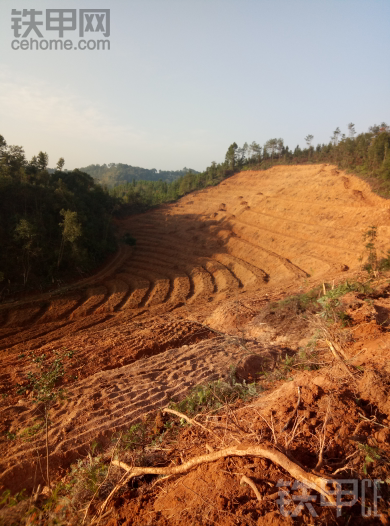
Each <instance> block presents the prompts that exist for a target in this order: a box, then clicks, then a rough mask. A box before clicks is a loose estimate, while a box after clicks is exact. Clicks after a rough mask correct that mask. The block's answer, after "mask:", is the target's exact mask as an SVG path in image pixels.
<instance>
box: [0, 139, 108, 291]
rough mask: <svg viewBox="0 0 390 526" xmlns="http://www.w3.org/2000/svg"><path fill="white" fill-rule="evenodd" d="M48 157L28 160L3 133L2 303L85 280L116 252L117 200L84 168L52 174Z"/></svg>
mask: <svg viewBox="0 0 390 526" xmlns="http://www.w3.org/2000/svg"><path fill="white" fill-rule="evenodd" d="M47 165H48V155H47V154H46V153H43V152H40V153H39V154H38V155H37V156H34V157H33V158H32V159H31V161H27V159H26V157H25V154H24V151H23V148H21V147H20V146H8V145H7V143H6V141H5V140H4V138H3V137H2V136H1V135H0V246H1V250H0V282H1V283H0V299H4V298H5V297H6V296H7V294H9V293H10V292H11V291H15V290H18V289H22V288H26V287H27V289H28V288H36V287H37V286H38V285H39V286H40V287H42V286H45V285H49V284H51V283H53V282H55V281H56V280H58V279H59V278H64V277H67V278H69V277H71V276H81V275H83V273H84V272H86V271H88V270H91V269H93V268H94V267H96V265H97V264H98V263H99V262H101V261H102V260H103V259H104V257H105V256H106V255H107V254H108V253H109V252H110V251H114V250H115V248H116V242H115V237H114V235H113V232H112V229H111V214H112V212H113V209H114V206H115V200H114V198H113V197H111V196H109V195H108V194H107V193H106V192H105V191H104V190H103V189H102V187H101V186H100V185H97V184H95V182H94V180H93V179H92V177H91V176H90V175H88V174H86V173H83V172H82V171H80V170H73V171H69V172H63V171H62V170H63V166H64V160H63V159H60V160H59V162H58V164H57V169H56V171H55V172H54V173H51V174H49V172H48V170H47Z"/></svg>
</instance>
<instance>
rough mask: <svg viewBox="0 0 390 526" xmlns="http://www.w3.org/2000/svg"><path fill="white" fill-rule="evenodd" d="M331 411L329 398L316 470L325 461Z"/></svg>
mask: <svg viewBox="0 0 390 526" xmlns="http://www.w3.org/2000/svg"><path fill="white" fill-rule="evenodd" d="M329 413H330V400H328V407H327V409H326V415H325V420H324V424H323V426H322V434H321V437H320V452H319V455H318V462H317V464H316V467H315V468H314V471H318V470H319V469H320V467H321V466H322V463H323V454H324V448H325V441H326V424H327V423H328V418H329Z"/></svg>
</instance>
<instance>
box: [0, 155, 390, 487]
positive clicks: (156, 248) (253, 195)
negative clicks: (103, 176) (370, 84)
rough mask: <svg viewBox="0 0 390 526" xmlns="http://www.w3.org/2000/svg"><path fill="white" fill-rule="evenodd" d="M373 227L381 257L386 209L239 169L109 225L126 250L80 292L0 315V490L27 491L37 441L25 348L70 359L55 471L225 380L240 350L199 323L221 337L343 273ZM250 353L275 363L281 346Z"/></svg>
mask: <svg viewBox="0 0 390 526" xmlns="http://www.w3.org/2000/svg"><path fill="white" fill-rule="evenodd" d="M373 224H374V225H377V226H378V248H383V249H384V248H387V247H386V241H387V240H388V238H389V233H390V205H389V203H388V202H387V201H386V200H384V199H382V198H380V197H378V196H376V195H375V194H373V193H372V192H371V191H370V189H369V187H368V185H367V184H365V183H364V182H363V181H361V180H359V179H358V178H356V177H353V176H351V175H346V174H345V173H343V172H339V171H338V170H336V169H335V168H334V167H333V166H327V165H323V166H319V165H314V166H299V167H275V168H272V169H270V170H268V171H266V172H250V171H248V172H243V173H240V174H237V175H235V176H233V177H231V178H230V179H228V180H226V181H224V182H223V183H221V184H220V185H219V186H218V187H213V188H209V189H206V190H202V191H199V192H196V193H193V194H191V195H188V196H186V197H184V198H183V199H181V200H180V201H179V202H178V203H176V204H172V205H167V206H163V207H160V208H158V209H156V210H154V211H151V212H148V213H145V214H141V215H138V216H132V217H129V218H127V219H124V220H121V221H119V222H118V227H119V231H120V234H124V233H126V232H129V233H130V234H131V235H132V236H134V237H135V238H136V239H137V245H136V247H133V248H130V247H127V246H122V247H121V249H120V250H119V252H118V253H117V255H116V256H115V257H114V258H113V259H112V260H111V261H110V262H109V264H108V265H107V266H106V267H105V268H104V269H103V270H102V271H100V272H99V273H98V274H96V275H95V276H93V277H92V278H88V279H87V280H84V281H83V282H80V283H77V284H75V285H72V286H71V287H64V288H62V289H59V290H58V291H56V292H51V293H47V294H43V295H42V296H40V297H38V298H30V299H29V300H28V301H27V300H26V301H17V302H14V303H12V304H8V305H2V306H1V307H0V320H1V330H0V337H1V342H0V349H1V372H0V390H1V393H2V394H3V395H4V396H3V398H2V399H1V405H0V411H1V412H0V426H1V429H0V433H1V438H0V457H1V461H0V474H1V475H0V485H1V484H2V485H4V486H5V487H10V488H11V489H13V490H16V489H20V488H21V487H26V488H31V487H32V486H33V484H34V481H36V480H37V477H38V478H39V477H40V475H39V473H38V474H37V471H36V466H35V465H34V463H33V462H32V459H33V458H36V455H37V451H41V452H43V450H44V436H43V434H42V433H41V434H38V435H36V436H34V437H32V438H30V439H29V440H28V441H26V440H24V439H22V438H21V430H23V429H26V428H28V426H30V425H31V422H32V419H33V417H34V412H35V411H36V407H35V406H34V405H33V403H32V401H31V394H29V393H28V392H27V393H26V394H24V395H18V394H17V385H18V384H22V385H23V384H26V383H27V381H26V373H27V372H28V371H30V370H34V369H33V366H32V362H31V352H32V351H33V350H35V351H36V352H37V354H41V353H46V354H47V355H48V356H51V353H52V351H53V350H61V349H71V350H74V351H76V354H75V357H74V359H73V361H72V362H71V364H70V366H69V367H68V370H67V375H66V379H65V380H64V387H65V388H66V391H67V400H68V402H67V404H66V405H60V404H58V405H57V406H56V407H55V408H54V409H53V411H52V416H51V418H52V425H51V430H50V444H51V463H52V466H53V467H60V466H67V465H69V464H70V463H71V462H72V461H73V460H74V459H75V458H76V457H77V455H78V454H80V452H82V451H84V450H85V448H86V446H87V444H89V443H90V442H91V440H92V439H93V438H95V437H96V436H98V437H99V438H100V440H103V441H104V440H109V437H110V436H111V434H112V433H113V432H114V431H115V430H116V429H118V428H120V427H121V426H124V425H126V426H128V425H130V423H131V422H132V421H134V420H135V419H137V418H139V416H140V415H141V414H142V413H144V412H145V411H149V410H151V409H154V408H157V407H161V406H164V405H166V403H167V402H168V401H169V400H170V399H171V398H173V397H180V396H183V395H184V393H185V392H186V391H187V390H188V388H189V387H190V386H191V385H195V384H197V383H200V382H204V381H206V380H209V379H216V378H220V377H223V376H225V375H226V374H227V372H228V368H229V365H230V364H233V363H237V361H238V360H239V359H240V353H241V349H240V347H239V346H237V344H236V343H234V342H233V343H232V344H231V345H229V344H226V340H221V339H220V338H219V336H218V335H217V334H216V333H215V332H212V331H211V330H209V329H208V328H207V327H205V326H204V324H205V321H206V320H207V323H206V325H208V326H209V327H211V328H213V329H218V330H220V329H223V330H224V332H231V333H234V332H236V330H235V325H236V324H237V323H238V320H239V321H240V325H241V324H242V319H244V318H245V317H246V318H247V321H248V319H250V318H251V316H253V313H254V312H255V310H256V309H258V308H259V307H260V306H261V305H265V304H266V302H267V301H268V300H269V299H270V298H279V297H281V296H282V295H284V294H286V293H287V292H289V293H291V292H295V291H297V290H299V288H300V287H309V286H311V285H312V284H315V283H318V282H322V280H325V279H329V278H331V279H337V278H339V277H340V276H348V271H350V272H353V271H355V270H356V269H357V268H358V267H359V266H360V264H361V263H360V260H359V258H360V256H361V255H362V254H363V242H362V234H363V233H364V232H365V231H367V229H368V227H369V226H370V225H373ZM226 300H229V305H230V307H229V308H227V307H226V308H225V307H224V306H225V305H226ZM255 307H256V309H255ZM224 309H225V310H224ZM278 338H279V339H278ZM253 345H254V346H256V345H259V344H258V343H256V342H254V343H253ZM262 345H263V347H264V352H269V353H270V355H272V353H275V352H276V353H278V352H282V351H283V338H280V335H279V336H278V335H274V337H267V338H265V339H264V340H263V343H262ZM271 347H272V348H271ZM241 354H242V353H241ZM7 434H8V435H7ZM11 435H12V436H13V435H15V436H16V439H12V440H9V439H7V436H11Z"/></svg>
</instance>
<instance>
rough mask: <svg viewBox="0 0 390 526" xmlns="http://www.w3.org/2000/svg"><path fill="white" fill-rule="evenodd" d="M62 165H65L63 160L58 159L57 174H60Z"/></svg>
mask: <svg viewBox="0 0 390 526" xmlns="http://www.w3.org/2000/svg"><path fill="white" fill-rule="evenodd" d="M64 165H65V159H64V158H63V157H60V158H59V159H58V162H57V170H58V171H59V172H62V169H63V167H64Z"/></svg>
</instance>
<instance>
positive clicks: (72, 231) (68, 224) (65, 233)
mask: <svg viewBox="0 0 390 526" xmlns="http://www.w3.org/2000/svg"><path fill="white" fill-rule="evenodd" d="M60 214H61V215H62V217H63V218H64V220H63V221H62V222H61V223H60V227H61V229H62V238H61V246H60V252H59V254H58V261H57V267H59V266H60V264H61V261H62V257H63V255H64V247H65V243H70V244H71V245H72V246H74V243H75V241H76V239H78V238H79V237H80V236H81V225H80V223H79V222H78V219H77V212H72V211H71V210H64V209H62V210H61V212H60Z"/></svg>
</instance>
